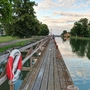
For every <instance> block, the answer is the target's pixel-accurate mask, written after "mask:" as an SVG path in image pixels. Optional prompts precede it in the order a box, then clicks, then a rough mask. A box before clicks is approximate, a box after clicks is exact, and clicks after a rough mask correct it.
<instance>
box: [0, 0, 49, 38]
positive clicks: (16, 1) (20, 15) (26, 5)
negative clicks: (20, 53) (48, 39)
mask: <svg viewBox="0 0 90 90" xmlns="http://www.w3.org/2000/svg"><path fill="white" fill-rule="evenodd" d="M34 6H37V4H36V3H35V2H34V1H30V0H0V23H1V24H0V29H3V30H5V33H6V35H10V36H17V37H19V38H24V37H30V36H32V35H48V33H49V29H48V26H47V25H46V24H42V22H40V21H39V20H38V19H37V17H36V15H35V14H36V13H35V11H34V8H33V7H34Z"/></svg>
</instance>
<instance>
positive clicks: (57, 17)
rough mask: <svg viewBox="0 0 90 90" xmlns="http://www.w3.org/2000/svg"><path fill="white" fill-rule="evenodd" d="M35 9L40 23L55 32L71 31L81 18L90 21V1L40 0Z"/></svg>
mask: <svg viewBox="0 0 90 90" xmlns="http://www.w3.org/2000/svg"><path fill="white" fill-rule="evenodd" d="M38 1H40V2H38V6H37V7H35V11H36V13H37V14H36V15H37V18H38V19H39V21H41V22H42V23H45V24H47V25H48V26H49V29H51V28H53V29H54V30H56V29H57V30H70V29H71V28H72V26H73V24H74V22H76V21H78V20H80V19H81V18H88V19H89V20H90V8H89V4H90V1H89V0H80V1H78V0H38Z"/></svg>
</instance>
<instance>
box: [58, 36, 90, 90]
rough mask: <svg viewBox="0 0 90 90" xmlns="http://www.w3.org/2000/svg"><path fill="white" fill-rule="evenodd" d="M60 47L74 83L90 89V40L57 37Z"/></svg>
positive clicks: (87, 89)
mask: <svg viewBox="0 0 90 90" xmlns="http://www.w3.org/2000/svg"><path fill="white" fill-rule="evenodd" d="M56 42H57V43H58V47H59V49H60V52H61V54H62V57H63V59H64V61H65V63H66V66H67V68H68V70H69V72H70V75H71V77H72V80H73V82H74V84H75V85H76V86H77V87H79V90H90V40H77V39H70V40H65V39H62V38H60V37H57V38H56Z"/></svg>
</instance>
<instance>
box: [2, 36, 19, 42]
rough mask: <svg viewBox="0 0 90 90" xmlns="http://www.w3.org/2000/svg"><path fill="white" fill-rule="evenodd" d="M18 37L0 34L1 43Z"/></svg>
mask: <svg viewBox="0 0 90 90" xmlns="http://www.w3.org/2000/svg"><path fill="white" fill-rule="evenodd" d="M16 39H18V38H17V37H11V36H0V43H3V42H8V41H12V40H16Z"/></svg>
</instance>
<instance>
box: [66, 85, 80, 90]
mask: <svg viewBox="0 0 90 90" xmlns="http://www.w3.org/2000/svg"><path fill="white" fill-rule="evenodd" d="M67 90H79V88H78V87H76V86H74V85H69V86H68V87H67Z"/></svg>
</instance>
